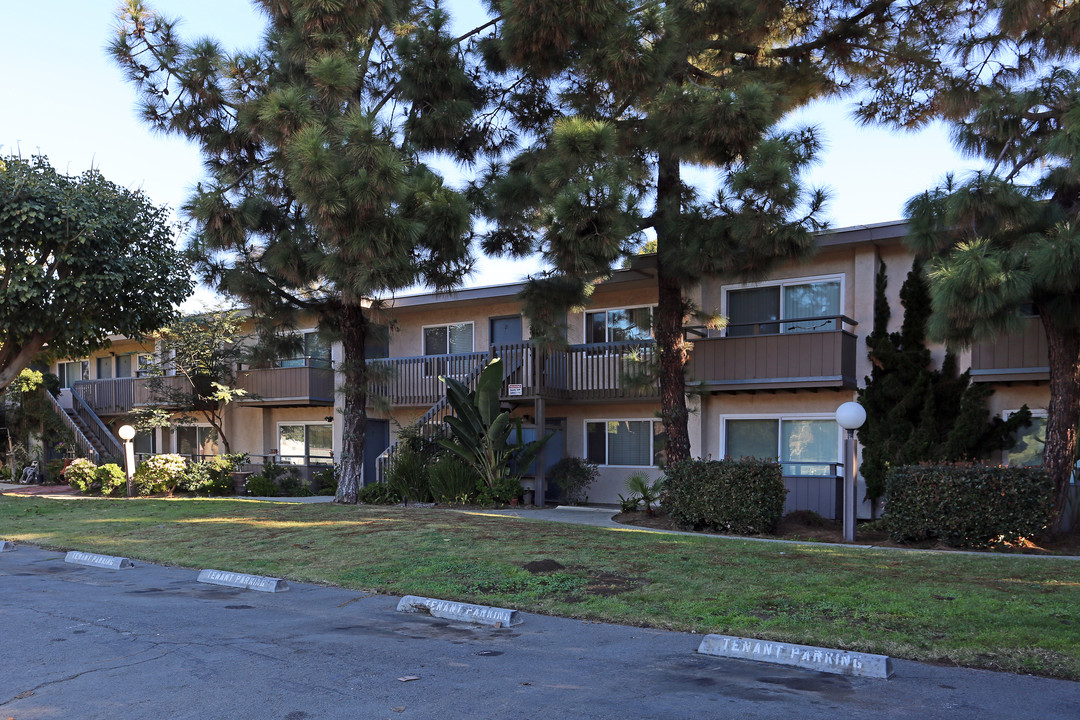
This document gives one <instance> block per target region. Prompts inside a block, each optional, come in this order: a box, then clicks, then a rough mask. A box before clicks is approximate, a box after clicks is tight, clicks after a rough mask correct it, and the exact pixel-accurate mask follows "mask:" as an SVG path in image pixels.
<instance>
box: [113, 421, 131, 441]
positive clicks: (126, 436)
mask: <svg viewBox="0 0 1080 720" xmlns="http://www.w3.org/2000/svg"><path fill="white" fill-rule="evenodd" d="M116 434H117V435H119V436H120V439H121V440H134V439H135V428H133V427H131V426H130V425H121V426H120V429H119V430H117V431H116Z"/></svg>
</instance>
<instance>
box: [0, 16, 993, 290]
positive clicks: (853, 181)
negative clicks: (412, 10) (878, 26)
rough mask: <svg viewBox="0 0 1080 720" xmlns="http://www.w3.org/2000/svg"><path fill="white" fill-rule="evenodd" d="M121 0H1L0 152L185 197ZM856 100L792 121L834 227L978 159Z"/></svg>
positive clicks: (514, 272)
mask: <svg viewBox="0 0 1080 720" xmlns="http://www.w3.org/2000/svg"><path fill="white" fill-rule="evenodd" d="M119 4H120V3H119V1H118V0H53V1H52V2H39V3H31V2H16V0H0V8H2V9H0V19H2V22H3V27H4V29H5V32H4V40H3V42H0V154H8V153H10V152H22V154H23V155H29V154H34V153H38V152H41V153H43V154H46V155H48V156H49V158H50V160H51V161H52V163H53V165H54V166H56V167H57V168H58V169H59V170H61V171H66V172H69V173H78V172H81V171H83V170H85V169H87V168H88V167H91V166H95V167H97V168H98V169H99V170H101V172H102V173H103V174H104V175H105V177H106V178H108V179H109V180H112V181H113V182H116V183H119V184H122V185H125V186H128V187H132V188H141V189H142V190H143V191H145V192H146V193H147V194H148V195H149V196H150V197H151V198H152V199H153V200H154V201H155V202H156V203H158V204H165V205H169V206H170V207H173V208H176V207H178V206H179V205H180V204H181V203H182V202H183V201H184V200H185V198H186V197H187V195H188V193H189V192H190V189H191V188H192V187H193V186H194V184H195V182H197V181H198V180H199V179H200V178H201V177H202V166H201V163H200V158H199V153H198V150H197V148H196V147H195V146H193V145H191V144H189V143H187V142H186V141H185V140H182V139H180V138H178V137H175V136H163V135H160V134H157V133H154V132H152V131H150V130H149V129H148V128H147V126H146V125H144V124H143V123H142V121H141V120H140V119H139V117H138V111H137V108H136V96H135V92H134V90H133V88H132V87H131V86H129V85H128V84H127V83H126V82H125V80H124V79H123V77H122V74H121V72H120V69H119V68H118V67H117V66H116V65H114V64H113V62H112V60H111V59H110V58H109V57H108V56H107V54H106V46H107V45H108V43H109V41H110V39H111V38H112V37H113V35H114V32H115V30H114V26H115V19H114V18H115V14H116V9H117V8H118V7H119ZM147 4H148V5H149V6H150V7H153V8H155V9H158V10H159V11H161V12H162V13H163V14H164V15H166V16H169V17H181V18H183V23H182V24H181V25H180V33H181V36H182V37H184V38H186V39H191V38H195V37H204V36H212V37H214V38H216V39H218V40H219V41H220V42H221V43H222V45H224V46H225V47H226V48H229V49H240V48H247V47H252V46H253V45H255V44H256V43H257V41H258V38H259V36H260V34H261V31H262V27H263V21H262V17H261V16H260V15H259V14H258V13H257V12H256V11H255V10H254V9H253V7H252V6H251V4H250V3H249V2H247V0H147ZM449 7H450V10H451V12H452V13H453V12H456V13H457V16H456V17H455V23H456V24H457V25H459V26H460V27H461V28H463V29H468V28H470V27H472V26H473V25H474V24H476V23H475V22H474V21H475V20H477V19H479V18H480V17H481V16H480V15H479V14H478V13H479V10H478V3H477V2H475V0H451V1H450V3H449ZM850 110H851V104H850V103H844V102H834V103H831V104H828V105H819V106H815V107H811V108H808V109H807V110H805V111H803V112H802V113H800V115H799V116H798V117H797V118H796V121H798V122H802V123H805V124H814V125H817V126H818V127H819V128H820V129H821V130H822V131H823V137H824V141H825V152H824V153H823V157H822V160H821V162H820V163H819V164H818V165H817V166H816V167H815V169H814V170H813V172H812V173H811V175H810V176H809V181H810V183H811V184H813V185H816V186H823V187H826V188H827V189H828V190H829V191H830V197H831V199H830V202H829V205H828V207H827V213H826V214H827V217H828V219H829V222H830V224H831V225H832V226H833V227H847V226H852V225H865V224H873V223H880V222H888V221H892V220H897V219H899V218H900V217H901V213H902V209H903V205H904V203H905V202H906V201H907V199H908V198H910V197H911V196H912V195H914V194H916V193H918V192H921V191H922V190H925V189H927V188H929V187H932V186H934V185H935V184H937V183H938V182H939V181H940V180H941V179H942V178H943V177H944V175H945V173H947V172H950V171H955V172H958V173H960V174H962V173H963V172H964V171H966V170H968V169H971V168H973V167H975V164H974V163H973V162H971V161H967V160H964V159H962V158H960V157H959V156H957V155H956V153H955V152H954V151H953V150H952V147H951V144H950V143H949V140H948V137H947V133H946V132H945V131H944V129H943V128H941V127H930V128H926V129H924V130H923V131H921V132H919V133H901V132H897V131H892V130H888V129H885V128H876V127H872V128H867V127H860V126H858V125H857V124H856V123H854V122H852V121H851V120H850V119H848V115H849V114H850ZM535 268H536V266H535V265H534V264H532V263H516V264H513V265H508V264H506V263H505V262H502V261H490V262H481V263H480V264H479V266H478V271H477V272H476V273H475V274H474V276H473V277H472V279H471V280H470V281H469V283H468V284H470V285H489V284H498V283H506V282H514V281H516V280H519V279H522V277H523V276H524V275H525V274H526V273H528V272H529V271H531V270H534V269H535Z"/></svg>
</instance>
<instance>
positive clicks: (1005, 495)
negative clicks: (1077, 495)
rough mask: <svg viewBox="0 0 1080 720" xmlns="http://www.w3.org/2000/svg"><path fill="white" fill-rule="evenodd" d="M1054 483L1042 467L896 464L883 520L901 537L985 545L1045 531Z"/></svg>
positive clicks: (896, 537) (897, 538)
mask: <svg viewBox="0 0 1080 720" xmlns="http://www.w3.org/2000/svg"><path fill="white" fill-rule="evenodd" d="M1053 490H1054V485H1053V482H1052V481H1051V480H1050V477H1049V476H1048V475H1047V474H1046V471H1045V470H1043V469H1042V468H1038V467H1035V468H1026V467H1025V468H1020V467H989V466H985V465H971V464H967V463H942V464H939V465H907V466H904V467H898V468H894V469H893V470H892V471H891V472H890V473H889V475H888V477H887V479H886V485H885V495H886V501H885V521H886V526H887V527H888V530H889V536H890V537H891V538H892V539H893V540H895V541H897V542H910V541H917V540H931V539H939V540H942V541H944V542H945V543H946V544H948V545H952V546H954V547H973V548H985V547H994V546H996V545H1002V544H1006V543H1014V542H1017V541H1018V540H1019V539H1020V538H1024V537H1027V538H1030V537H1034V536H1037V535H1039V534H1040V533H1042V532H1043V531H1044V530H1045V529H1046V528H1047V525H1048V524H1049V522H1050V515H1051V513H1052V511H1053Z"/></svg>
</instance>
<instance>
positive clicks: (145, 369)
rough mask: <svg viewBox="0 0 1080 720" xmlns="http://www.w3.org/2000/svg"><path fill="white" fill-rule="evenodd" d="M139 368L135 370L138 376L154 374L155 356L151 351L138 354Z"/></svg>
mask: <svg viewBox="0 0 1080 720" xmlns="http://www.w3.org/2000/svg"><path fill="white" fill-rule="evenodd" d="M138 358H139V360H138V364H139V369H138V370H136V371H135V376H136V377H149V376H150V375H153V374H154V372H155V370H154V356H153V355H152V354H150V353H139V354H138Z"/></svg>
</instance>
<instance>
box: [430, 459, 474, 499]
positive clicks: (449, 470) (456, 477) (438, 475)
mask: <svg viewBox="0 0 1080 720" xmlns="http://www.w3.org/2000/svg"><path fill="white" fill-rule="evenodd" d="M479 479H480V478H479V476H478V475H477V474H476V471H475V470H473V469H472V467H470V466H469V465H468V464H466V463H465V461H464V460H460V459H458V458H457V457H455V456H453V455H444V456H443V457H441V458H439V459H438V460H436V461H435V462H434V463H433V464H432V465H431V466H430V467H429V468H428V480H429V482H430V484H431V496H432V497H433V498H434V499H435V502H444V503H467V502H469V501H470V500H471V499H472V498H473V497H475V496H476V483H477V480H479Z"/></svg>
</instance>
